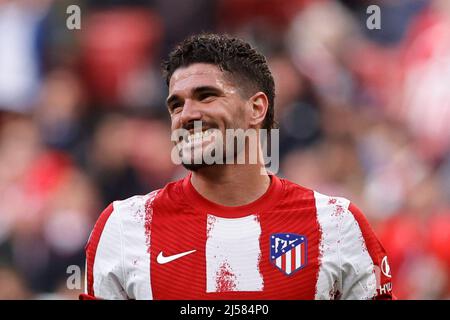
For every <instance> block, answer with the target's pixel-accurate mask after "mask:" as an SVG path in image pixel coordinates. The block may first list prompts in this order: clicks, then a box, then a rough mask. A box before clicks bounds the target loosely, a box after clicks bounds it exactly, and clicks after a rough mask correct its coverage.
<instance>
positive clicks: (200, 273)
mask: <svg viewBox="0 0 450 320" xmlns="http://www.w3.org/2000/svg"><path fill="white" fill-rule="evenodd" d="M179 188H180V184H171V185H168V186H167V187H166V188H165V189H164V190H163V191H162V192H160V193H159V194H158V196H157V197H156V198H155V200H154V201H153V208H152V210H153V217H152V222H151V226H150V228H151V230H150V274H151V286H152V293H153V298H154V299H155V300H174V299H175V300H187V299H206V296H205V295H206V277H205V274H206V258H205V254H206V253H205V252H206V248H205V243H206V230H207V226H206V215H205V214H202V213H201V212H200V210H198V209H197V210H196V208H195V207H191V206H190V205H187V204H185V203H184V202H181V201H173V198H171V196H173V195H174V194H175V195H180V193H181V190H180V189H179ZM181 194H182V193H181ZM194 205H195V204H194ZM191 250H196V251H195V252H193V253H190V254H188V255H186V256H183V257H181V258H178V259H175V260H173V261H170V262H168V263H164V264H160V263H158V262H157V257H158V255H159V254H160V253H161V254H162V255H163V256H164V257H168V256H172V255H176V254H179V253H183V252H187V251H191Z"/></svg>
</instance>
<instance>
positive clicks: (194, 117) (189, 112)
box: [180, 99, 202, 127]
mask: <svg viewBox="0 0 450 320" xmlns="http://www.w3.org/2000/svg"><path fill="white" fill-rule="evenodd" d="M199 107H200V106H199V105H198V103H196V102H195V101H192V100H191V99H186V100H185V101H184V105H183V110H182V111H181V115H180V122H181V123H180V124H181V126H182V127H184V126H186V124H188V123H193V122H194V121H199V120H202V113H201V111H200V108H199Z"/></svg>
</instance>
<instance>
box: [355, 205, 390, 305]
mask: <svg viewBox="0 0 450 320" xmlns="http://www.w3.org/2000/svg"><path fill="white" fill-rule="evenodd" d="M348 210H349V211H350V212H351V213H352V214H353V216H354V217H355V220H356V221H357V222H358V225H359V228H360V229H361V233H362V236H363V238H364V242H365V243H366V247H367V250H368V251H369V255H370V258H371V259H372V262H373V264H374V265H375V266H378V268H379V272H377V273H378V274H377V277H378V276H379V277H380V279H379V280H378V279H377V285H378V286H379V287H378V288H377V293H378V294H377V296H376V297H375V299H392V291H391V278H390V277H387V276H386V275H385V274H384V272H382V271H381V270H382V268H385V266H382V261H383V259H384V258H385V257H387V255H386V251H385V250H384V248H383V246H382V244H381V242H380V241H379V240H378V238H377V237H376V235H375V232H374V231H373V229H372V227H371V226H370V224H369V222H368V221H367V219H366V217H365V216H364V214H363V213H362V212H361V211H360V210H359V209H358V208H357V207H356V206H355V205H354V204H353V203H350V206H349V208H348ZM385 261H386V263H387V258H386V260H385ZM384 271H386V270H384ZM378 282H379V283H378ZM380 289H381V290H382V292H380Z"/></svg>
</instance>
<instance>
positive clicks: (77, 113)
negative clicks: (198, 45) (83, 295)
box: [0, 0, 450, 299]
mask: <svg viewBox="0 0 450 320" xmlns="http://www.w3.org/2000/svg"><path fill="white" fill-rule="evenodd" d="M71 4H77V5H79V6H80V8H81V30H72V31H71V30H68V29H67V27H66V19H67V18H68V16H69V15H68V14H67V13H66V8H67V7H68V6H69V5H71ZM371 4H377V5H379V6H380V8H381V30H368V29H367V27H366V19H367V18H368V14H366V8H367V7H368V6H369V5H371ZM199 31H219V32H228V33H230V34H234V35H238V36H241V37H243V38H244V39H247V40H249V41H250V42H251V43H253V44H254V45H256V46H257V47H258V48H259V49H260V50H261V51H262V52H263V53H264V54H265V55H266V56H267V57H268V59H269V62H270V66H271V68H272V71H273V74H274V77H275V78H276V85H277V99H276V116H277V120H278V122H279V123H280V126H281V131H280V138H281V141H280V145H281V152H280V155H281V168H280V172H279V174H280V175H281V176H284V177H286V178H288V179H291V180H293V181H294V182H296V183H299V184H301V185H305V186H307V187H311V188H314V189H316V190H318V191H320V192H323V193H329V194H333V195H340V196H345V197H348V198H350V199H352V200H353V201H354V202H355V203H356V204H357V205H358V206H359V207H360V208H361V209H362V210H363V211H364V212H365V214H366V215H367V217H368V218H369V220H370V222H371V224H372V226H373V228H374V229H375V230H376V233H377V234H378V235H379V237H380V239H381V241H382V242H383V244H384V246H385V248H386V250H387V251H388V253H389V255H390V266H391V270H392V273H393V276H394V280H393V288H394V292H395V294H396V295H397V297H398V298H400V299H449V298H450V130H449V126H450V1H448V0H392V1H389V0H384V1H381V0H370V1H363V0H345V1H344V0H341V1H337V0H336V1H332V0H328V1H326V0H323V1H320V0H314V1H313V0H282V1H281V0H141V1H138V0H136V1H120V0H114V1H113V0H109V1H107V0H104V1H78V2H77V1H65V0H58V1H52V0H15V1H9V0H0V196H1V199H0V299H55V298H56V299H76V298H77V296H78V294H79V292H80V291H79V290H68V289H67V286H66V280H67V277H68V274H67V273H66V270H67V267H68V266H69V265H79V266H82V267H83V266H84V252H83V248H84V245H85V243H86V240H87V238H88V235H89V232H90V230H91V228H92V227H93V223H94V222H95V220H96V217H97V216H98V215H99V213H100V212H101V210H102V209H103V208H104V207H105V206H107V205H108V204H109V203H110V202H111V201H113V200H116V199H124V198H126V197H129V196H131V195H134V194H145V193H147V192H149V191H151V190H153V189H156V188H160V187H162V186H164V185H165V184H166V183H167V182H169V181H171V180H174V179H177V178H179V177H181V176H183V175H184V174H185V171H184V169H182V168H180V167H175V166H174V165H173V164H172V163H171V160H170V150H171V143H170V141H169V133H170V127H169V117H168V115H167V114H166V109H165V105H164V99H165V97H166V95H167V91H166V87H165V84H164V82H163V80H162V78H161V77H160V73H159V66H160V61H161V58H163V57H165V55H166V54H167V52H168V50H169V49H170V48H171V47H172V46H173V45H174V44H175V43H177V42H178V41H179V40H181V39H183V38H184V37H185V36H187V35H189V34H192V33H196V32H199Z"/></svg>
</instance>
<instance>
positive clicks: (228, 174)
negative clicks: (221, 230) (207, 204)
mask: <svg viewBox="0 0 450 320" xmlns="http://www.w3.org/2000/svg"><path fill="white" fill-rule="evenodd" d="M261 172H264V173H263V174H262V173H261ZM191 183H192V185H193V186H194V188H195V190H197V192H198V193H200V194H201V195H202V196H203V197H205V198H206V199H208V200H210V201H212V202H214V203H217V204H220V205H223V206H230V207H231V206H242V205H246V204H249V203H251V202H253V201H255V200H257V199H258V198H259V197H261V196H262V195H263V194H264V193H265V192H266V191H267V189H268V188H269V185H270V177H269V175H268V174H267V172H266V171H265V168H264V166H262V165H260V164H253V165H250V164H228V165H215V166H211V167H206V168H202V169H200V170H198V171H196V172H193V173H192V177H191Z"/></svg>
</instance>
